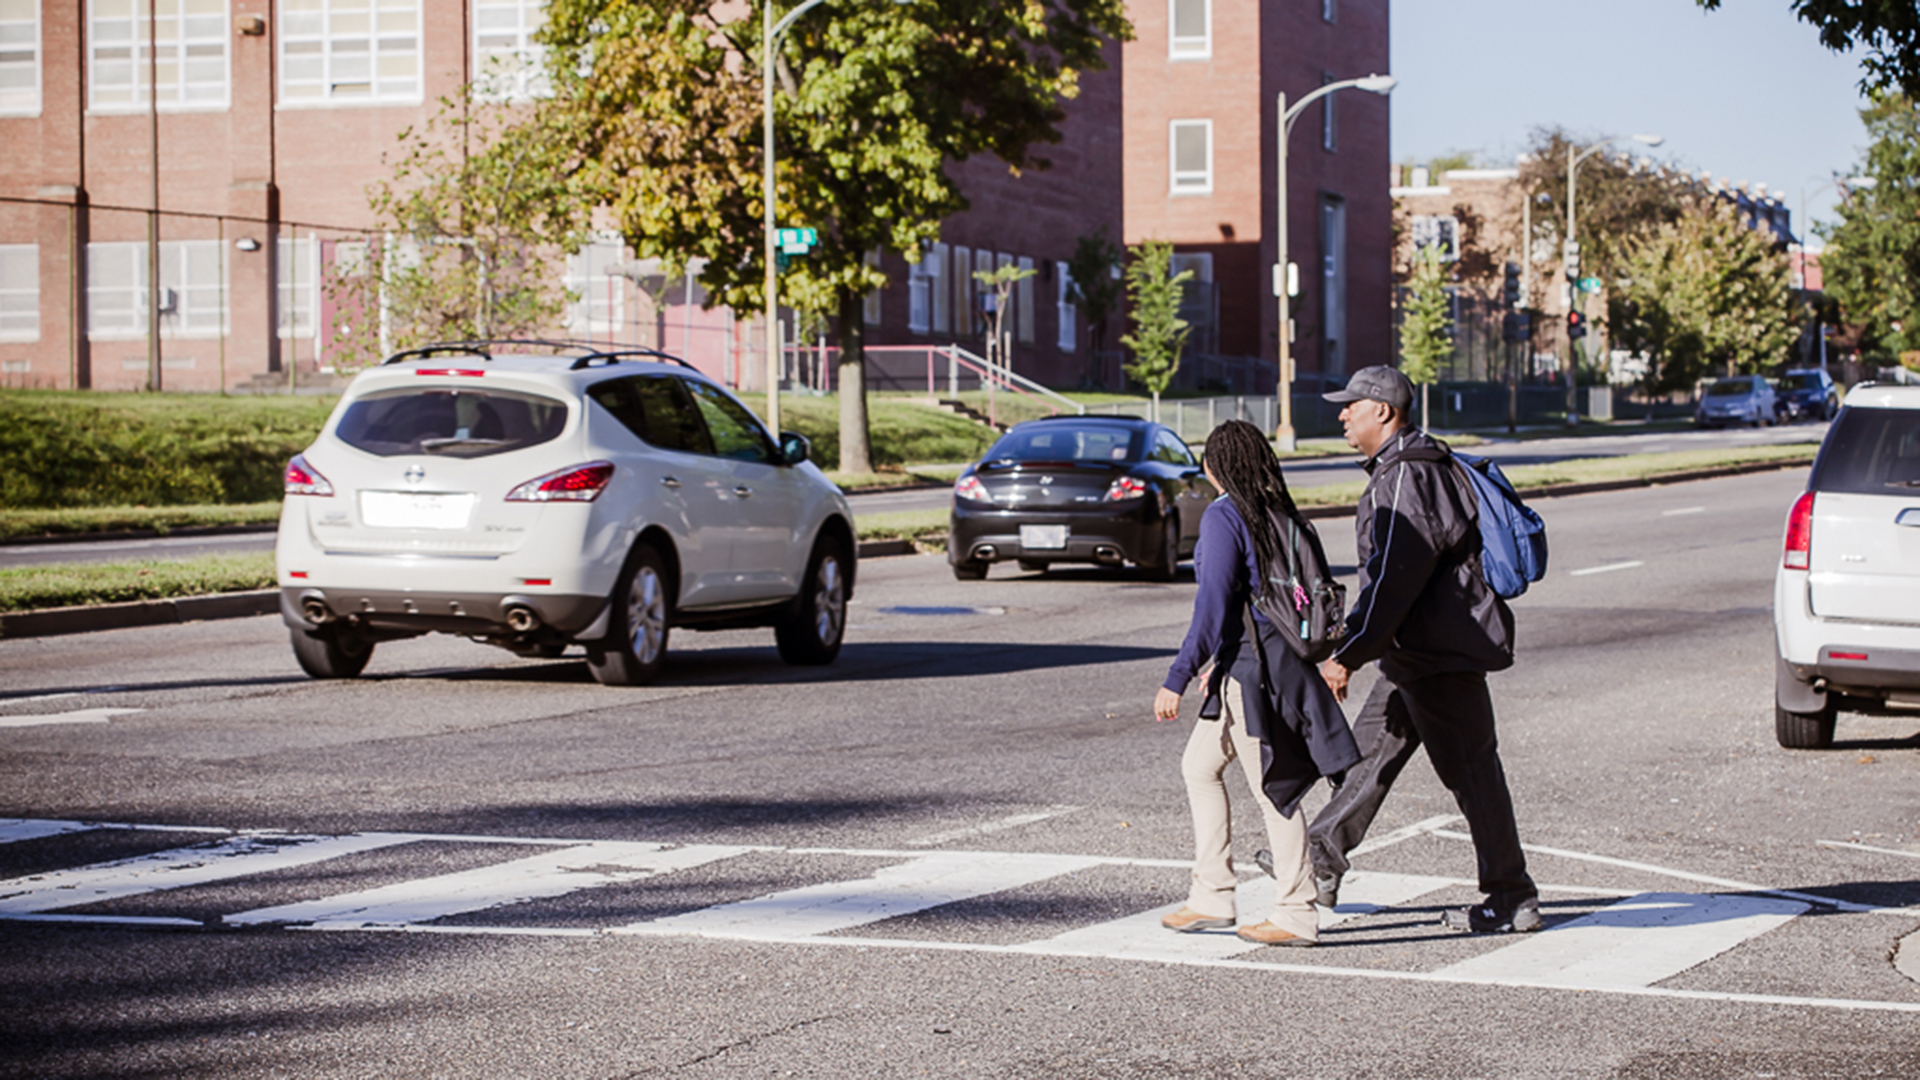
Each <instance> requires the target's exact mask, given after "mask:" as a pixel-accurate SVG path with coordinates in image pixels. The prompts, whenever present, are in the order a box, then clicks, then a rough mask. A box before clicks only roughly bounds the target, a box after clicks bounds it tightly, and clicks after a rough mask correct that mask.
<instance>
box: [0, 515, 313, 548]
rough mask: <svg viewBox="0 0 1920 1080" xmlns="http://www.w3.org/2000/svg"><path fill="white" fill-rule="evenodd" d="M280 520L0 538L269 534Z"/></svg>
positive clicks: (20, 542) (14, 543)
mask: <svg viewBox="0 0 1920 1080" xmlns="http://www.w3.org/2000/svg"><path fill="white" fill-rule="evenodd" d="M279 527H280V525H279V523H278V522H270V521H269V522H261V523H260V524H257V525H182V526H180V527H179V528H177V529H165V530H161V529H117V530H114V531H112V532H76V533H41V534H38V535H35V536H6V537H0V547H30V546H32V545H35V544H92V543H104V542H106V541H109V540H164V539H172V538H174V537H180V536H232V535H235V534H238V533H270V532H273V531H274V530H276V529H278V528H279Z"/></svg>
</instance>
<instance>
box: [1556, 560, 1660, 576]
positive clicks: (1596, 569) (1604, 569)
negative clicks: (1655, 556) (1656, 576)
mask: <svg viewBox="0 0 1920 1080" xmlns="http://www.w3.org/2000/svg"><path fill="white" fill-rule="evenodd" d="M1645 565H1647V564H1646V563H1645V562H1642V561H1641V560H1639V559H1628V560H1626V561H1625V562H1616V563H1607V564H1605V565H1603V566H1589V567H1586V568H1585V569H1582V570H1569V571H1567V576H1568V577H1587V576H1588V575H1590V574H1611V573H1613V572H1614V571H1615V570H1631V569H1633V568H1634V567H1636V566H1645Z"/></svg>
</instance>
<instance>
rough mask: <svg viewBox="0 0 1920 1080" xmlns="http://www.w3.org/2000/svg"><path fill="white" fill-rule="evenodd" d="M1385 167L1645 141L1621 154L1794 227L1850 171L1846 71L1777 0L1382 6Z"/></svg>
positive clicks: (1818, 209)
mask: <svg viewBox="0 0 1920 1080" xmlns="http://www.w3.org/2000/svg"><path fill="white" fill-rule="evenodd" d="M1392 19H1393V23H1392V37H1393V40H1392V48H1393V74H1394V75H1395V76H1397V77H1398V78H1399V80H1400V85H1399V86H1398V87H1397V88H1396V89H1395V90H1394V92H1393V158H1394V160H1395V161H1404V160H1407V159H1409V158H1411V159H1412V160H1414V161H1416V162H1417V161H1421V160H1424V159H1426V158H1428V157H1431V156H1433V155H1435V154H1440V153H1443V152H1446V151H1450V150H1462V151H1472V152H1475V153H1477V154H1478V155H1480V156H1482V157H1483V158H1485V159H1487V161H1488V163H1489V164H1493V165H1511V164H1512V163H1513V158H1514V155H1515V154H1516V153H1518V152H1519V151H1520V150H1521V149H1523V148H1524V147H1525V145H1526V142H1527V136H1528V133H1529V132H1530V131H1531V130H1532V129H1533V128H1534V127H1536V126H1540V125H1550V124H1560V125H1563V126H1565V127H1567V128H1568V129H1569V130H1572V131H1574V132H1576V133H1580V134H1582V135H1586V136H1592V137H1603V136H1607V135H1626V134H1633V133H1636V132H1647V133H1653V134H1659V135H1663V136H1665V137H1666V140H1667V141H1666V143H1665V145H1663V146H1660V147H1659V148H1657V149H1654V150H1652V151H1646V150H1645V148H1643V147H1640V146H1639V145H1638V144H1636V143H1628V144H1626V145H1628V146H1630V147H1632V148H1634V149H1635V150H1636V151H1640V152H1647V153H1650V154H1651V155H1652V156H1653V157H1655V158H1658V159H1661V160H1665V161H1668V162H1671V163H1673V164H1675V165H1677V166H1679V167H1682V168H1687V169H1694V170H1699V169H1709V170H1712V172H1713V174H1714V176H1716V177H1723V178H1725V179H1727V180H1731V181H1740V180H1747V181H1752V182H1758V183H1765V184H1766V185H1767V188H1768V191H1769V192H1770V193H1772V192H1779V191H1784V192H1785V198H1786V199H1787V200H1788V204H1789V206H1790V207H1791V208H1792V210H1793V212H1794V225H1795V229H1794V231H1795V232H1796V233H1798V232H1799V231H1800V224H1801V212H1800V200H1801V189H1802V188H1803V187H1804V188H1805V189H1806V205H1807V212H1808V215H1809V216H1811V217H1812V218H1814V219H1815V220H1829V219H1831V217H1832V214H1831V207H1832V204H1833V202H1834V189H1833V185H1832V184H1831V183H1830V182H1828V181H1826V179H1825V178H1826V177H1827V176H1829V175H1830V174H1831V173H1833V172H1834V171H1836V170H1838V171H1841V172H1845V171H1848V170H1850V169H1852V168H1853V166H1854V164H1855V163H1856V162H1857V161H1859V159H1860V152H1861V150H1862V148H1863V147H1864V146H1865V144H1866V133H1865V130H1864V129H1863V128H1862V127H1861V125H1860V120H1859V116H1858V109H1859V107H1860V105H1861V99H1860V96H1859V90H1858V87H1857V84H1858V82H1859V79H1860V68H1859V65H1858V63H1857V62H1856V61H1855V59H1854V58H1853V57H1851V56H1842V55H1836V54H1834V53H1831V52H1828V51H1827V50H1826V49H1825V48H1824V47H1823V46H1822V45H1821V44H1820V41H1819V37H1818V31H1817V30H1815V28H1814V27H1812V26H1809V25H1807V24H1805V23H1802V22H1800V21H1799V20H1798V19H1796V18H1795V17H1794V15H1793V12H1792V10H1791V9H1790V8H1789V6H1788V0H1725V3H1724V6H1723V7H1722V9H1721V10H1719V11H1715V12H1705V11H1702V10H1700V8H1699V7H1698V6H1696V5H1695V4H1694V2H1693V0H1584V2H1583V0H1396V2H1395V3H1394V4H1393V8H1392Z"/></svg>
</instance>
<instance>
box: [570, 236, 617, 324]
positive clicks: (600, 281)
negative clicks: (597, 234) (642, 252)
mask: <svg viewBox="0 0 1920 1080" xmlns="http://www.w3.org/2000/svg"><path fill="white" fill-rule="evenodd" d="M626 261H627V247H626V244H625V243H623V242H621V241H619V240H614V239H610V238H606V237H602V238H601V239H598V240H595V241H593V242H592V243H590V244H587V245H586V246H584V247H582V248H581V249H580V250H579V251H576V252H574V253H572V254H571V255H568V256H567V276H566V288H567V292H568V293H569V294H571V296H572V297H573V299H571V301H570V302H569V303H568V304H567V330H568V331H569V332H570V333H575V334H584V335H586V336H587V337H589V338H609V339H610V338H612V337H614V336H615V335H617V334H618V333H619V332H620V331H621V329H622V328H624V327H625V326H626V317H627V278H626V275H625V274H624V273H622V272H621V271H622V270H623V268H624V266H625V264H626Z"/></svg>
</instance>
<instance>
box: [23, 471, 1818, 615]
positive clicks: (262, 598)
mask: <svg viewBox="0 0 1920 1080" xmlns="http://www.w3.org/2000/svg"><path fill="white" fill-rule="evenodd" d="M1806 464H1807V462H1805V461H1749V462H1743V463H1741V464H1739V465H1720V466H1716V467H1714V468H1710V469H1693V470H1690V471H1687V472H1677V473H1664V474H1662V475H1660V476H1652V477H1633V478H1630V479H1623V480H1602V481H1596V482H1594V483H1590V484H1549V485H1546V486H1544V487H1537V488H1528V489H1526V490H1523V491H1522V492H1521V493H1520V494H1521V495H1522V496H1523V497H1525V498H1527V499H1552V498H1557V497H1559V496H1562V495H1592V494H1595V493H1598V492H1602V491H1626V490H1628V489H1631V488H1643V487H1659V486H1662V485H1665V484H1679V483H1685V482H1687V481H1690V480H1714V479H1718V478H1720V477H1724V476H1741V475H1745V474H1747V473H1758V472H1778V471H1780V470H1782V469H1796V468H1801V467H1803V466H1805V465H1806ZM1354 510H1355V507H1354V506H1353V505H1351V504H1348V505H1343V506H1303V507H1301V508H1300V512H1301V513H1302V514H1304V515H1306V516H1307V517H1309V518H1315V519H1319V518H1339V517H1352V516H1353V514H1354ZM223 528H228V529H229V530H230V531H237V530H239V529H244V528H246V526H233V527H223ZM916 550H917V549H916V548H915V547H914V546H913V541H912V540H863V541H861V542H860V546H859V557H860V558H862V559H879V558H886V557H888V556H892V555H911V554H913V553H914V552H915V551H916ZM279 610H280V590H278V589H261V590H259V591H257V592H243V593H220V594H216V595H212V596H183V597H179V598H178V599H173V600H136V601H133V602H131V603H125V604H97V605H94V606H91V607H64V608H45V609H42V610H39V611H22V612H16V613H14V614H11V615H0V640H5V639H12V638H29V637H53V636H56V635H60V634H85V633H91V632H92V631H95V630H121V629H126V628H129V627H135V626H165V625H169V624H173V623H185V622H200V621H204V620H207V619H241V618H247V617H249V616H253V615H271V614H273V613H275V612H277V611H279Z"/></svg>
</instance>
